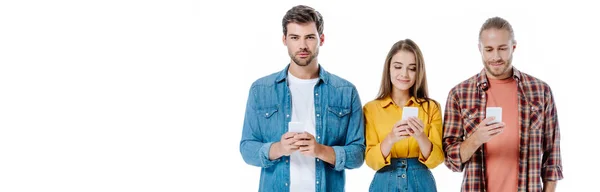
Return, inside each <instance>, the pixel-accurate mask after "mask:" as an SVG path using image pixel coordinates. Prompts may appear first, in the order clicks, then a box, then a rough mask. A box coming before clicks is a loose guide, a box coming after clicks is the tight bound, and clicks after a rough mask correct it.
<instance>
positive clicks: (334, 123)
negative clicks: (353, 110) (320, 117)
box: [325, 106, 350, 143]
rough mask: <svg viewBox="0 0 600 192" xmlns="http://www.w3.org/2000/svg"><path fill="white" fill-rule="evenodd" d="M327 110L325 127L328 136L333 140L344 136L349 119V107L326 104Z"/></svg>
mask: <svg viewBox="0 0 600 192" xmlns="http://www.w3.org/2000/svg"><path fill="white" fill-rule="evenodd" d="M327 111H328V114H327V127H326V128H325V129H326V130H327V133H328V136H329V137H331V138H333V140H334V141H337V140H338V139H342V138H346V137H345V133H346V127H348V122H349V119H350V118H349V115H348V114H350V108H349V107H338V106H328V107H327ZM336 143H337V142H336Z"/></svg>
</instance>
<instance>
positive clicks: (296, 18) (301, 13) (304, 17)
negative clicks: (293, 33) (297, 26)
mask: <svg viewBox="0 0 600 192" xmlns="http://www.w3.org/2000/svg"><path fill="white" fill-rule="evenodd" d="M310 22H315V25H316V26H317V31H318V32H319V35H321V34H323V16H321V13H319V12H318V11H316V10H315V9H313V8H312V7H309V6H306V5H297V6H294V7H292V8H291V9H290V10H288V11H287V13H285V16H283V21H282V22H281V24H282V25H283V35H287V25H288V24H289V23H310Z"/></svg>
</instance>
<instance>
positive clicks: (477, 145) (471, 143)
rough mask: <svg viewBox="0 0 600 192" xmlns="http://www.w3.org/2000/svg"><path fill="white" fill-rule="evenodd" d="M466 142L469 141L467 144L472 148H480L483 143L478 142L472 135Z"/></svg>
mask: <svg viewBox="0 0 600 192" xmlns="http://www.w3.org/2000/svg"><path fill="white" fill-rule="evenodd" d="M467 140H469V142H467V143H469V144H470V145H471V146H472V147H473V148H478V147H479V146H481V145H482V144H483V143H482V142H480V141H479V138H477V136H476V135H475V134H474V135H473V136H471V137H469V138H467Z"/></svg>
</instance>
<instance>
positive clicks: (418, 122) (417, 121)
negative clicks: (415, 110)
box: [413, 117, 425, 129]
mask: <svg viewBox="0 0 600 192" xmlns="http://www.w3.org/2000/svg"><path fill="white" fill-rule="evenodd" d="M413 120H414V122H415V123H417V125H419V127H420V128H421V129H423V127H425V124H423V121H421V119H419V118H416V117H413Z"/></svg>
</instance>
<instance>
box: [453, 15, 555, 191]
mask: <svg viewBox="0 0 600 192" xmlns="http://www.w3.org/2000/svg"><path fill="white" fill-rule="evenodd" d="M516 47H517V44H516V41H515V38H514V33H513V29H512V27H511V25H510V24H509V23H508V21H506V20H504V19H502V18H499V17H493V18H489V19H488V20H486V22H485V23H484V24H483V26H482V27H481V29H480V32H479V51H480V53H481V57H482V60H483V66H484V69H483V70H482V71H481V72H480V73H479V74H477V75H475V76H473V77H471V78H469V79H467V80H466V81H463V82H461V83H460V84H458V85H456V86H455V87H454V88H453V89H452V90H450V92H449V95H448V99H447V101H446V108H445V115H444V137H443V148H444V151H445V152H446V160H445V164H446V166H448V167H449V168H450V169H451V170H452V171H456V172H460V171H463V170H464V178H463V183H462V191H489V192H497V191H513V192H514V191H542V190H543V191H555V187H556V181H557V180H560V179H562V178H563V175H562V163H561V156H560V144H559V140H560V134H559V128H558V127H559V126H558V117H557V113H556V106H555V103H554V98H553V96H552V91H551V90H550V87H549V86H548V84H546V83H545V82H543V81H542V80H539V79H537V78H535V77H533V76H531V75H529V74H526V73H523V72H520V71H518V70H517V69H516V68H515V67H513V66H512V54H513V52H514V50H515V48H516ZM490 107H496V109H498V107H499V108H501V112H496V113H497V114H496V116H497V117H498V118H497V119H495V118H493V117H491V116H493V114H492V112H491V111H492V108H490ZM488 109H489V111H490V112H489V114H488V112H486V111H487V110H488ZM465 169H466V170H465Z"/></svg>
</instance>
